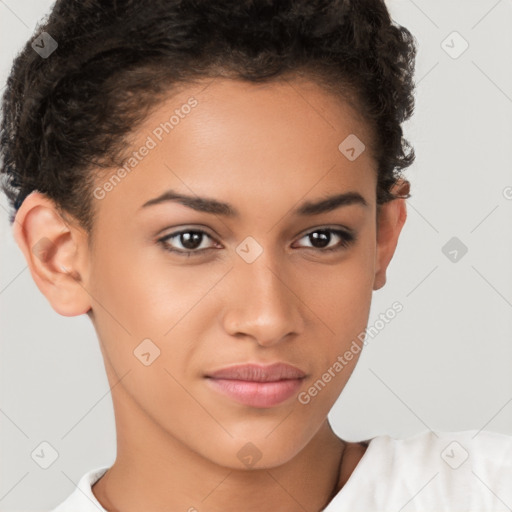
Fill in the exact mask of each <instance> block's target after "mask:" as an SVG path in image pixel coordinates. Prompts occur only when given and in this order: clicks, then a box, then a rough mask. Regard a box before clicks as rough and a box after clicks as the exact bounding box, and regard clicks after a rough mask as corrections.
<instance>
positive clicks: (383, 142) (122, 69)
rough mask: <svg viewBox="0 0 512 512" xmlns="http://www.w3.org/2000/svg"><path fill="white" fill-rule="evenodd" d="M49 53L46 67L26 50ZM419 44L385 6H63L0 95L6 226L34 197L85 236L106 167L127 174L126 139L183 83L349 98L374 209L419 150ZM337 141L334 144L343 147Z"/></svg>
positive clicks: (339, 0) (322, 1)
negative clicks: (46, 47)
mask: <svg viewBox="0 0 512 512" xmlns="http://www.w3.org/2000/svg"><path fill="white" fill-rule="evenodd" d="M42 32H47V33H48V34H50V36H51V37H52V38H53V39H55V40H56V41H57V44H58V47H57V49H56V50H55V51H54V52H53V53H51V54H50V55H49V56H48V57H47V58H42V57H41V56H40V55H39V54H38V53H37V52H36V51H35V50H34V48H33V47H32V41H33V40H34V38H36V37H38V36H39V35H40V34H41V33H42ZM415 57H416V44H415V39H414V37H413V36H412V35H411V33H410V32H409V31H408V30H407V29H406V28H404V27H401V26H399V25H397V24H396V23H395V22H394V21H392V19H391V17H390V15H389V13H388V10H387V8H386V5H385V3H384V0H154V1H151V2H142V1H140V0H139V1H137V0H112V1H110V2H104V1H100V0H57V1H56V2H55V4H54V6H53V9H52V10H51V12H50V13H49V14H48V15H47V17H46V18H45V19H43V20H42V21H41V22H40V23H39V24H38V25H37V27H36V29H35V31H34V35H33V37H32V38H31V40H30V41H28V42H27V43H26V44H25V46H24V48H23V49H21V51H20V52H19V53H18V54H17V56H16V58H15V59H14V62H13V65H12V68H11V70H10V74H9V77H8V79H7V84H6V89H5V91H4V93H3V96H2V104H1V110H2V112H1V115H2V117H1V121H0V173H1V178H2V181H1V187H2V190H3V192H4V193H5V194H6V195H7V197H8V200H9V202H10V206H11V207H12V209H13V211H12V212H11V216H10V222H11V223H12V222H14V218H15V214H16V211H17V210H18V208H19V207H20V205H21V204H22V202H23V200H24V199H25V197H26V196H27V195H28V194H30V193H31V192H32V191H34V190H37V191H39V192H41V193H43V194H45V195H46V196H47V197H48V198H50V199H51V200H53V201H54V203H55V204H56V206H57V208H58V209H59V211H60V212H61V213H69V214H71V215H72V216H73V217H74V218H75V219H76V220H77V221H78V223H79V224H80V226H82V227H83V228H84V229H85V230H86V231H87V232H88V233H91V232H92V228H93V225H94V218H95V209H94V204H93V196H92V191H93V188H94V186H95V183H96V179H97V178H98V177H100V176H101V171H102V169H105V168H112V167H114V166H120V165H122V162H123V161H124V159H125V156H126V155H125V152H126V151H127V150H128V149H129V135H130V134H131V133H133V132H134V130H136V128H137V126H138V125H140V123H141V122H142V121H144V119H145V118H146V117H147V115H148V114H149V113H150V112H151V111H152V110H153V109H155V108H157V107H158V104H159V103H160V102H161V101H162V100H163V99H164V98H165V97H166V95H168V94H169V93H170V92H171V91H173V90H176V89H177V88H178V87H180V86H186V85H187V84H190V83H194V82H195V81H196V80H201V79H205V78H215V77H227V78H232V79H241V80H245V81H249V82H254V83H257V82H259V83H262V82H271V81H279V80H284V79H286V77H292V78H293V77H299V76H303V77H306V78H307V79H310V80H313V81H314V80H316V82H317V83H318V84H321V85H323V86H324V87H325V88H327V89H328V90H329V91H330V92H332V93H334V94H335V95H337V96H338V97H339V98H340V99H343V100H345V101H351V100H353V101H352V102H351V104H352V105H354V104H355V105H356V111H357V112H358V113H360V114H361V115H362V117H363V119H364V120H365V121H366V122H367V123H368V126H369V127H370V129H371V131H372V133H373V134H374V137H373V138H374V139H375V140H372V148H373V154H374V155H375V158H376V160H377V163H378V176H377V191H376V193H377V204H379V205H380V204H382V203H385V202H387V201H390V200H393V199H395V198H397V197H406V198H407V197H410V196H409V195H406V196H396V195H394V194H393V193H392V192H391V188H392V186H393V185H394V184H395V183H396V182H397V181H398V179H399V178H400V177H401V171H402V170H403V169H405V168H406V167H408V166H409V165H411V164H412V162H413V161H414V158H415V155H414V150H413V149H412V148H411V147H410V145H409V143H408V142H407V141H406V140H405V139H404V138H403V132H402V128H401V123H402V122H403V121H405V120H407V119H408V118H409V117H410V116H411V115H412V113H413V110H414V98H413V91H414V83H413V73H414V62H415ZM340 142H341V141H340Z"/></svg>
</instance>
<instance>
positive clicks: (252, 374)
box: [206, 363, 306, 408]
mask: <svg viewBox="0 0 512 512" xmlns="http://www.w3.org/2000/svg"><path fill="white" fill-rule="evenodd" d="M305 377H306V374H305V373H304V372H303V371H302V370H299V369H298V368H296V367H295V366H292V365H289V364H286V363H275V364H271V365H257V364H243V365H236V366H230V367H226V368H222V369H220V370H217V371H215V372H212V373H210V374H207V375H206V379H207V382H208V384H209V385H210V387H211V388H212V389H213V390H214V391H216V392H218V393H220V394H222V395H224V396H227V397H229V398H231V399H232V400H234V401H236V402H238V403H240V404H243V405H248V406H250V407H257V408H269V407H275V406H277V405H279V404H281V403H283V402H285V401H286V400H288V399H290V398H291V397H292V396H294V395H296V393H297V392H298V390H299V389H300V387H301V386H302V382H303V380H304V379H305Z"/></svg>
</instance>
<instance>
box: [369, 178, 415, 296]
mask: <svg viewBox="0 0 512 512" xmlns="http://www.w3.org/2000/svg"><path fill="white" fill-rule="evenodd" d="M409 190H410V183H409V182H408V181H407V180H405V179H403V178H400V179H399V180H398V181H397V183H396V184H395V185H394V186H393V188H392V189H391V191H392V192H393V193H394V194H398V195H408V194H409ZM406 218H407V209H406V204H405V199H393V200H392V201H389V202H387V203H384V204H381V205H380V206H378V208H377V252H376V255H375V279H374V282H373V289H374V290H379V289H380V288H382V287H383V286H384V285H385V284H386V270H387V268H388V265H389V262H390V261H391V258H392V257H393V254H394V253H395V249H396V246H397V244H398V237H399V235H400V232H401V231H402V227H403V225H404V224H405V220H406Z"/></svg>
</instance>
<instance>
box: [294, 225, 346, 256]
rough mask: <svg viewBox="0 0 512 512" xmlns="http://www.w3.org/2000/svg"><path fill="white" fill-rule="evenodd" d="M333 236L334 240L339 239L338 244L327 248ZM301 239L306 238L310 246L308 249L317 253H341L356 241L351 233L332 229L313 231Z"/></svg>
mask: <svg viewBox="0 0 512 512" xmlns="http://www.w3.org/2000/svg"><path fill="white" fill-rule="evenodd" d="M333 235H334V239H336V238H338V239H339V242H338V243H337V244H336V245H334V246H332V247H329V244H330V243H331V242H332V240H333ZM302 238H308V239H309V240H311V242H312V245H310V246H309V247H311V248H313V249H317V250H318V251H319V252H331V251H341V250H342V249H345V248H347V247H349V246H350V245H351V244H353V243H354V242H355V240H356V237H355V235H354V234H353V233H350V232H348V231H344V230H341V229H333V228H320V229H315V230H314V231H310V232H309V233H307V234H306V235H304V236H303V237H302Z"/></svg>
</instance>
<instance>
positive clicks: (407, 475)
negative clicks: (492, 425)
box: [377, 430, 512, 510]
mask: <svg viewBox="0 0 512 512" xmlns="http://www.w3.org/2000/svg"><path fill="white" fill-rule="evenodd" d="M377 447H380V448H381V449H382V455H383V458H382V462H383V464H382V469H383V470H384V469H386V471H387V472H388V474H389V478H392V479H393V486H394V487H398V486H403V487H404V488H409V489H411V490H412V489H414V488H416V489H417V491H418V492H419V491H420V489H421V492H420V493H419V494H418V496H417V498H415V499H416V500H417V502H418V503H422V506H423V507H426V508H427V509H428V507H429V506H432V505H433V504H436V505H440V504H441V503H443V500H449V502H450V503H451V504H452V506H453V505H455V504H457V506H458V507H462V509H463V508H464V507H468V509H469V508H473V509H474V508H475V507H476V506H478V507H480V508H482V507H483V508H482V509H486V510H495V509H496V507H498V509H499V508H500V507H501V506H502V503H503V502H506V503H511V504H512V487H511V485H510V482H512V436H510V435H506V434H500V433H497V432H490V431H485V430H482V431H480V430H464V431H458V432H432V431H426V432H421V433H419V434H416V435H414V436H410V437H408V438H405V439H392V438H390V437H389V436H383V437H381V438H380V440H379V439H378V440H377Z"/></svg>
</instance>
